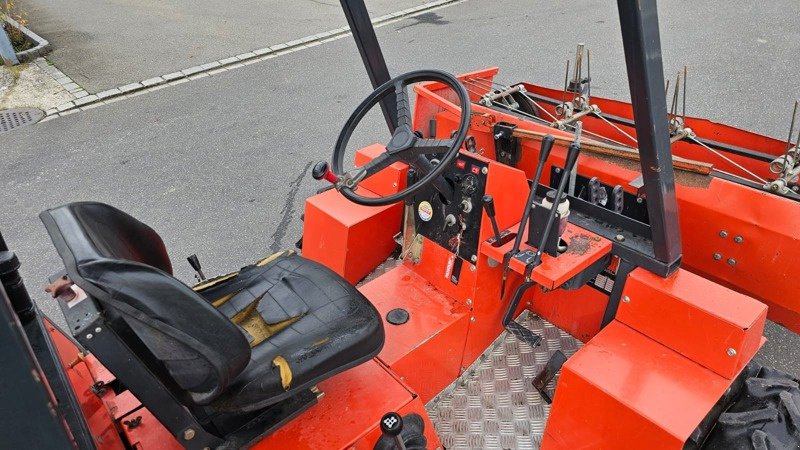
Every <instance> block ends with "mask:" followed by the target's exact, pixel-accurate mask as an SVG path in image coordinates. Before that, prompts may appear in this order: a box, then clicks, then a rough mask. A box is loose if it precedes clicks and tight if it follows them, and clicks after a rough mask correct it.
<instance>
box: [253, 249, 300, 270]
mask: <svg viewBox="0 0 800 450" xmlns="http://www.w3.org/2000/svg"><path fill="white" fill-rule="evenodd" d="M284 255H285V256H289V255H294V251H293V250H286V251H285V252H278V253H273V254H272V255H270V256H267V257H266V258H264V259H262V260H261V261H259V262H257V263H256V266H258V267H263V266H266V265H267V264H269V263H271V262H272V261H275V260H276V259H278V257H280V256H284Z"/></svg>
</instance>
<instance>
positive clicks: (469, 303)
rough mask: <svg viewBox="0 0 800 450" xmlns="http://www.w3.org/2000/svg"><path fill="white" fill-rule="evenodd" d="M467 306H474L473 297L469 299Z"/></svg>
mask: <svg viewBox="0 0 800 450" xmlns="http://www.w3.org/2000/svg"><path fill="white" fill-rule="evenodd" d="M467 306H472V299H471V298H468V299H467Z"/></svg>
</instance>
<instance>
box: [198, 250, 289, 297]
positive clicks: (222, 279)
mask: <svg viewBox="0 0 800 450" xmlns="http://www.w3.org/2000/svg"><path fill="white" fill-rule="evenodd" d="M283 255H286V256H289V255H294V251H293V250H286V251H284V252H277V253H273V254H271V255H270V256H267V257H266V258H264V259H262V260H260V261H258V262H257V263H256V266H258V267H262V266H266V265H267V264H269V263H271V262H272V261H275V260H276V259H278V257H280V256H283ZM236 275H239V271H238V270H237V271H236V272H231V273H229V274H226V275H221V276H218V277H216V278H212V279H210V280H208V281H204V282H202V283H198V284H196V285H194V286H192V290H193V291H195V292H200V291H202V290H203V289H208V288H210V287H214V286H216V285H218V284H220V283H223V282H225V281H228V280H230V279H231V278H234V277H236ZM223 303H224V302H223ZM214 306H216V305H214Z"/></svg>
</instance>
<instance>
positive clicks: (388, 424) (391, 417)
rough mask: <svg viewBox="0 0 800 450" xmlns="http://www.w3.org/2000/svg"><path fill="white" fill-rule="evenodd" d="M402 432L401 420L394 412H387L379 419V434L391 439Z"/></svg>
mask: <svg viewBox="0 0 800 450" xmlns="http://www.w3.org/2000/svg"><path fill="white" fill-rule="evenodd" d="M402 431H403V418H402V417H400V414H397V413H396V412H388V413H386V414H384V415H383V417H381V432H382V433H383V434H386V435H389V436H391V437H394V436H399V435H400V433H401V432H402Z"/></svg>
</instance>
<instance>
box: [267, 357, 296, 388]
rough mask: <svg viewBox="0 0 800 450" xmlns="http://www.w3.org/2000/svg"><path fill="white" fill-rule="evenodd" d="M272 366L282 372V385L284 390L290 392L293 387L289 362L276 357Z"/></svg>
mask: <svg viewBox="0 0 800 450" xmlns="http://www.w3.org/2000/svg"><path fill="white" fill-rule="evenodd" d="M272 364H273V365H274V366H275V367H277V368H278V370H280V372H281V385H282V386H283V389H285V390H287V391H288V390H289V386H291V385H292V368H291V367H289V362H288V361H286V358H284V357H283V356H276V357H275V358H273V359H272Z"/></svg>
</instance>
